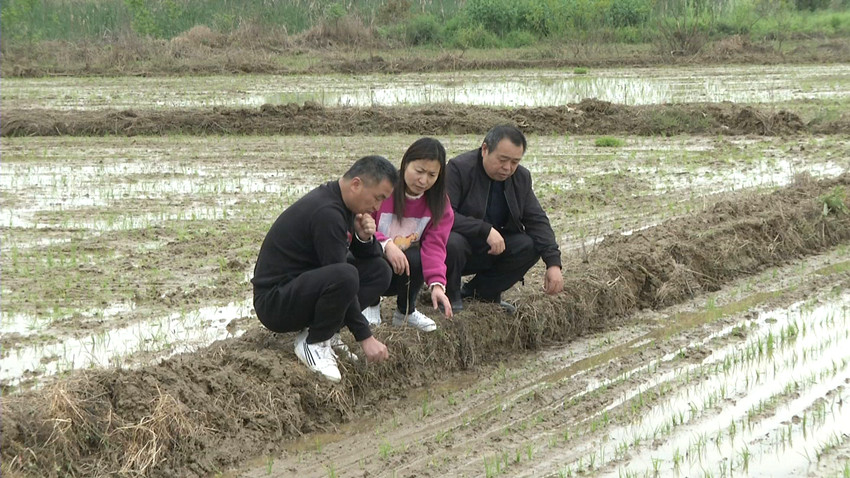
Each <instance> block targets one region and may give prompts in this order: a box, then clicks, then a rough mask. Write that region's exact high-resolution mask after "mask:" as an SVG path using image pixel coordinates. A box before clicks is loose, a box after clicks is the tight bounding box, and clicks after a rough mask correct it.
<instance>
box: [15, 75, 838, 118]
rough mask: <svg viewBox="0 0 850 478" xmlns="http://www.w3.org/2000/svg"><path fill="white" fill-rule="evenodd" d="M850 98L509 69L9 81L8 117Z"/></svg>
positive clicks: (809, 80) (725, 78)
mask: <svg viewBox="0 0 850 478" xmlns="http://www.w3.org/2000/svg"><path fill="white" fill-rule="evenodd" d="M849 96H850V65H773V66H764V65H737V66H718V67H688V68H678V67H667V68H642V69H641V68H628V69H616V68H612V69H592V70H590V71H589V73H588V74H586V75H577V74H575V73H573V71H572V70H571V69H564V70H500V71H473V72H468V71H465V72H438V73H408V74H399V75H383V74H372V75H359V76H343V75H299V76H274V75H250V76H212V77H202V78H197V77H195V78H193V77H176V78H136V77H126V78H85V79H80V78H36V79H32V78H28V79H19V78H7V79H4V84H3V90H2V91H0V97H2V100H3V107H4V108H36V107H38V108H59V109H100V108H185V107H211V106H231V107H238V106H259V105H262V104H266V103H269V104H284V103H298V104H303V103H304V102H305V101H313V102H316V103H319V104H322V105H325V106H392V105H419V104H431V103H455V104H468V105H482V106H554V105H564V104H568V103H577V102H580V101H581V100H583V99H585V98H596V99H599V100H604V101H610V102H613V103H619V104H626V105H646V104H661V103H681V102H720V101H732V102H739V103H774V102H780V101H789V100H802V99H841V98H847V97H849Z"/></svg>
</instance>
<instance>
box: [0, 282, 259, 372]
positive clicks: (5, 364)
mask: <svg viewBox="0 0 850 478" xmlns="http://www.w3.org/2000/svg"><path fill="white" fill-rule="evenodd" d="M111 309H112V310H110V309H108V310H106V311H104V315H106V314H107V312H108V313H109V314H110V316H113V317H116V318H118V319H119V320H120V316H121V312H122V311H126V310H130V309H128V308H127V306H126V305H121V306H116V307H113V308H111ZM252 310H253V301H252V300H251V299H247V300H245V301H243V302H241V303H230V304H228V305H226V306H223V307H203V308H200V309H197V310H193V311H188V312H175V313H173V314H170V315H168V316H165V317H159V318H156V319H153V320H148V321H144V322H139V323H135V324H133V325H130V326H126V327H120V328H115V329H110V330H104V331H101V332H97V333H95V334H91V335H88V336H85V337H82V338H67V339H64V340H63V341H62V342H60V343H48V344H37V345H31V346H26V347H20V348H12V349H9V348H7V349H5V350H4V351H3V359H2V367H0V383H2V384H3V385H5V386H14V385H17V384H19V383H21V381H23V380H24V379H26V378H31V377H46V376H50V375H55V374H58V373H62V372H66V371H70V370H75V369H84V368H92V367H116V366H119V367H120V366H138V365H142V364H141V363H136V362H135V361H134V362H132V364H130V362H128V360H127V359H128V358H130V357H131V356H132V355H134V354H138V353H150V354H152V356H153V357H152V358H151V359H149V360H147V361H146V363H152V362H155V361H156V360H159V359H162V358H166V357H170V356H172V355H175V354H178V353H184V352H191V351H193V350H196V349H198V348H200V347H202V346H205V345H208V344H210V343H212V342H214V341H216V340H221V339H225V338H228V337H238V336H240V335H242V333H244V330H239V329H238V328H234V327H233V326H232V325H230V324H231V322H232V321H233V320H236V319H240V318H242V317H246V316H250V315H251V314H252ZM8 326H9V330H8V331H12V329H13V328H15V329H16V330H17V329H21V328H22V329H23V330H24V332H27V327H28V323H27V320H26V319H25V318H23V317H20V316H16V317H15V319H14V320H12V321H10V322H9V323H8ZM3 332H4V333H6V332H7V323H6V321H5V320H4V324H3Z"/></svg>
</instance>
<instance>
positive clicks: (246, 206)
mask: <svg viewBox="0 0 850 478" xmlns="http://www.w3.org/2000/svg"><path fill="white" fill-rule="evenodd" d="M697 70H699V74H698V75H696V74H694V70H688V71H684V70H682V71H679V72H677V71H673V72H672V73H671V70H670V69H665V70H662V69H658V70H655V69H646V70H629V71H627V70H606V71H605V72H604V74H600V75H599V76H598V77H594V74H595V71H594V70H591V71H590V72H589V73H588V74H587V75H579V74H576V73H575V72H574V71H535V72H529V71H525V72H522V73H521V74H515V72H509V73H505V72H503V73H495V74H496V75H499V74H504V76H503V77H498V76H496V80H493V75H494V73H493V72H488V73H487V74H478V73H469V72H465V73H462V74H461V73H458V74H448V73H445V74H443V73H441V74H428V75H398V76H397V77H393V80H392V81H388V82H387V83H392V85H390V86H388V87H387V88H386V89H382V87H381V84H382V82H383V81H384V79H385V77H383V76H377V75H364V76H362V77H360V76H358V77H343V76H323V77H321V80H322V81H321V83H322V87H321V89H316V88H315V84H316V83H318V80H316V81H305V78H306V77H298V78H295V77H265V76H250V77H244V78H242V77H229V78H225V77H207V78H189V79H187V78H180V79H172V78H141V77H139V78H111V79H110V78H107V79H94V78H90V79H81V78H49V79H43V80H34V79H31V80H25V81H22V80H14V79H12V80H4V89H3V91H2V100H3V104H4V110H5V109H6V108H9V107H11V108H17V109H19V111H21V110H23V109H26V108H47V110H41V112H40V113H37V114H42V113H44V111H48V112H49V110H54V111H66V113H65V114H74V112H75V111H77V110H87V111H88V112H89V113H91V112H92V111H95V112H96V111H99V110H102V109H104V108H106V107H108V108H118V109H121V108H131V109H132V108H139V109H161V110H163V111H169V109H170V108H175V107H186V108H202V107H209V106H215V105H221V106H231V107H242V106H244V107H252V108H255V107H257V106H259V105H262V104H268V103H292V102H295V103H303V102H305V101H315V102H319V103H321V104H324V105H328V106H340V105H342V106H346V107H348V106H351V111H357V110H358V109H357V108H356V107H357V106H371V105H374V104H380V105H384V104H387V105H400V104H417V103H423V104H424V103H427V104H431V103H433V102H448V103H457V104H467V103H469V104H475V105H481V104H487V105H490V104H492V105H502V106H516V105H525V104H528V105H560V104H563V103H564V102H572V101H580V100H581V99H583V98H584V97H587V96H589V95H590V96H594V95H598V96H597V97H598V98H600V99H605V100H608V101H612V102H614V103H620V104H636V105H637V104H653V103H669V102H712V101H730V100H731V101H736V102H741V103H763V104H767V105H769V108H770V109H774V108H777V109H778V108H783V107H786V106H789V105H791V106H797V107H801V108H802V110H805V111H806V112H807V113H806V115H811V116H809V117H807V118H806V119H807V120H808V119H811V118H814V117H838V116H841V115H843V114H844V113H843V112H841V111H840V110H841V108H840V105H843V104H845V103H846V101H847V92H848V91H850V88H848V81H850V69H848V68H847V67H846V66H844V65H829V66H769V67H746V66H740V67H739V66H735V67H723V68H712V67H699V68H697ZM509 76H510V78H508V77H509ZM509 80H510V81H509ZM514 80H515V81H514ZM490 81H496V83H498V85H496V84H494V83H488V82H490ZM175 82H176V83H175ZM582 82H583V83H582ZM426 83H427V84H428V85H430V86H429V88H425V89H423V87H422V85H424V84H426ZM581 84H583V85H585V86H584V87H586V88H587V89H585V90H580V88H584V87H582V86H580V85H581ZM369 85H371V87H370V86H369ZM497 86H498V88H499V91H505V95H504V97H502V98H501V99H500V98H499V97H498V95H494V94H493V90H494V88H496V87H497ZM311 88H312V89H311ZM524 88H525V89H524ZM630 88H636V89H635V90H632V89H630ZM488 91H489V94H488V93H487V92H488ZM576 91H579V93H578V96H580V98H579V97H577V98H578V99H570V98H572V97H571V96H569V95H572V94H576V93H575V92H576ZM335 95H336V96H335ZM344 95H348V96H344ZM417 95H419V96H417ZM606 95H607V96H606ZM488 101H493V102H492V103H489V102H488ZM801 105H807V106H806V107H802V106H801ZM590 106H593V107H597V106H599V104H596V103H594V104H591V105H590ZM602 106H603V107H604V106H605V105H602ZM273 108H274V107H273ZM806 108H809V109H806ZM34 111H35V110H34ZM258 111H260V113H262V111H264V110H263V108H259V109H258ZM794 111H797V112H799V111H801V110H799V109H795V110H794ZM603 114H604V113H603ZM201 116H202V115H201ZM379 120H380V118H379ZM383 121H384V122H392V121H393V117H387V118H384V119H383ZM4 131H5V130H4ZM316 131H319V132H320V130H316ZM206 134H208V133H206ZM773 134H775V132H773ZM436 136H437V137H438V138H439V139H440V140H441V141H442V142H443V143H444V145H445V146H446V149H447V151H448V155H449V157H452V156H454V155H456V154H459V153H461V152H464V151H466V150H469V149H472V148H474V147H476V146H478V145H479V144H480V141H481V136H480V134H475V135H458V134H442V135H440V134H438V135H436ZM614 136H616V139H618V140H621V141H622V144H621V145H620V146H615V147H600V146H597V140H598V139H599V135H584V134H557V135H554V134H536V133H532V134H530V135H529V150H528V153H527V154H526V156H525V158H524V159H523V163H522V164H523V165H524V166H526V167H527V168H529V169H530V170H531V171H532V173H533V178H534V181H535V186H534V187H535V191H536V193H537V196H538V197H539V199H540V201H541V203H542V204H543V206H544V208H545V209H546V210H547V211H548V212H549V217H550V219H551V221H552V225H553V228H554V230H555V233H556V237H557V239H558V241H559V243H560V245H561V249H562V251H563V256H564V263H565V280H566V292H565V293H564V294H562V295H560V296H558V297H554V298H550V297H546V296H544V295H543V294H542V293H541V292H540V291H539V289H540V282H541V274H542V266H541V265H540V264H538V265H537V266H536V267H535V268H534V269H533V270H532V271H531V272H530V273H529V274H528V275H527V277H526V279H527V280H526V283H525V284H523V285H518V286H516V287H515V288H513V289H512V290H510V291H508V292H507V293H506V298H507V299H508V300H511V301H513V302H515V303H516V304H517V305H518V307H519V313H518V315H517V316H516V317H502V316H501V315H500V314H499V312H497V311H494V310H492V309H491V308H488V307H487V306H484V305H475V304H472V305H470V307H469V308H468V310H465V311H464V314H461V315H459V316H458V317H457V318H456V319H455V320H451V321H449V320H444V319H440V318H437V317H436V314H434V316H435V318H437V320H438V323H439V326H440V328H439V329H438V331H437V332H436V333H434V334H428V335H420V334H417V333H414V332H410V331H398V330H394V329H392V328H390V327H387V326H383V327H381V328H379V329H377V331H376V335H377V336H378V337H379V338H380V339H381V340H383V341H385V342H386V343H387V344H388V345H389V347H390V351H391V354H392V356H393V359H392V360H390V361H389V362H388V363H384V364H379V365H365V364H363V363H359V364H358V363H352V362H347V361H345V362H343V363H342V364H341V367H342V368H343V376H344V379H343V381H342V382H341V383H340V384H337V385H334V384H330V383H324V382H321V381H317V380H316V377H314V376H312V375H311V374H309V373H308V372H307V371H306V370H305V369H304V367H300V366H299V365H298V363H297V360H296V359H295V357H294V355H293V354H292V353H291V350H292V349H291V348H292V336H291V334H272V333H269V332H268V331H266V330H265V329H263V328H262V327H260V326H259V323H258V321H257V320H256V318H255V316H254V313H253V310H252V303H251V285H250V282H249V280H250V277H251V275H252V271H253V265H254V261H255V259H256V254H257V252H258V249H259V245H260V243H261V241H262V239H263V237H264V235H265V233H266V231H267V230H268V227H269V226H270V224H271V223H272V221H274V219H275V218H276V217H277V215H278V214H279V213H280V212H281V211H282V210H283V209H284V208H285V207H286V206H287V205H289V204H290V203H291V202H293V201H294V200H296V199H297V198H299V197H300V196H302V195H303V194H304V193H305V192H306V191H308V190H310V189H312V188H313V187H314V186H316V185H317V184H319V183H321V182H324V181H327V180H331V179H336V178H337V177H339V176H340V175H341V174H342V173H343V172H344V171H345V170H346V169H347V167H348V166H349V165H350V163H351V162H352V161H353V160H354V159H356V158H358V157H360V156H363V155H367V154H376V153H377V154H382V155H384V156H387V157H388V158H390V159H391V160H392V161H393V162H397V161H398V158H400V157H401V155H402V153H403V151H404V150H405V149H406V147H407V146H408V145H409V144H410V143H411V142H413V141H414V140H415V139H416V138H418V137H419V136H418V135H411V134H399V132H392V133H390V134H386V135H381V136H373V135H333V136H330V135H290V136H280V135H266V136H242V135H204V136H191V135H190V136H183V135H163V136H121V135H118V136H113V135H103V136H101V135H98V136H91V137H89V136H82V135H81V136H34V137H10V136H5V137H4V138H3V167H2V170H0V198H2V200H3V202H4V206H6V207H4V209H3V210H2V212H0V268H2V271H3V279H4V280H3V283H2V291H0V292H2V296H3V308H2V314H0V331H2V336H0V387H2V390H3V392H4V393H3V395H4V397H3V404H2V408H3V424H2V426H3V433H0V440H2V446H0V448H2V454H3V460H2V462H3V464H2V470H3V473H4V475H8V476H19V475H20V476H46V475H51V476H105V475H115V474H118V475H142V476H233V477H235V476H246V477H259V476H292V475H296V474H297V475H303V476H449V475H451V476H488V477H489V476H500V475H501V476H553V477H554V476H558V477H560V476H577V475H581V476H618V477H619V476H702V477H707V476H718V477H719V476H848V475H850V465H849V464H848V456H850V428H848V424H850V416H848V408H847V407H846V403H845V402H846V401H847V399H848V398H850V396H848V390H850V389H848V386H850V369H848V367H847V362H848V360H850V352H848V350H850V332H848V331H850V324H848V323H847V322H848V314H850V295H848V290H850V288H848V285H850V262H848V258H850V255H848V247H850V211H848V209H847V204H848V201H847V199H846V194H847V190H848V189H850V176H848V171H850V137H848V136H847V135H846V134H822V135H812V134H785V135H778V134H777V135H774V136H761V135H759V136H756V135H748V134H738V135H735V134H722V135H721V134H717V135H715V134H710V135H708V134H706V135H674V136H670V137H660V136H647V135H638V134H616V135H614ZM423 310H425V311H426V312H428V313H432V314H433V311H431V310H430V307H428V306H423ZM385 312H386V310H385ZM494 319H495V320H494ZM344 339H345V340H346V341H348V342H349V343H350V344H351V345H352V346H354V344H353V343H351V341H352V338H351V336H350V334H347V333H346V334H344Z"/></svg>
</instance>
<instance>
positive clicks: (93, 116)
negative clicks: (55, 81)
mask: <svg viewBox="0 0 850 478" xmlns="http://www.w3.org/2000/svg"><path fill="white" fill-rule="evenodd" d="M502 123H513V124H516V125H519V126H520V127H521V128H522V129H523V131H525V132H526V133H531V134H563V133H565V132H568V133H570V134H635V135H667V136H669V135H676V134H694V135H747V134H755V135H783V134H789V133H809V134H842V133H848V132H850V121H848V120H847V119H844V118H839V119H835V120H832V121H813V122H810V123H809V124H804V123H803V121H802V120H801V119H800V117H799V116H797V115H796V114H794V113H791V112H788V111H784V110H780V111H778V112H775V111H771V110H769V109H761V108H758V107H752V106H742V105H736V104H731V103H720V104H667V105H645V106H624V105H617V104H613V103H609V102H606V101H598V100H592V99H588V100H584V101H582V102H581V103H578V104H575V105H567V106H557V107H539V108H490V107H481V106H468V105H429V106H415V107H405V106H397V107H371V108H347V107H323V106H321V105H318V104H316V103H314V102H306V103H305V104H303V105H300V106H299V105H297V104H294V103H289V104H285V105H280V106H274V105H264V106H262V107H260V108H251V109H248V108H210V109H168V110H122V111H116V110H97V111H61V110H43V109H13V110H6V111H4V112H3V124H2V125H0V132H2V133H0V134H2V136H5V137H9V136H116V135H119V136H143V135H176V134H183V135H221V134H238V135H280V134H284V135H294V134H304V135H336V134H342V135H356V134H393V133H401V134H423V135H447V134H478V133H479V132H481V131H486V130H487V129H488V128H489V127H490V126H492V125H494V124H502Z"/></svg>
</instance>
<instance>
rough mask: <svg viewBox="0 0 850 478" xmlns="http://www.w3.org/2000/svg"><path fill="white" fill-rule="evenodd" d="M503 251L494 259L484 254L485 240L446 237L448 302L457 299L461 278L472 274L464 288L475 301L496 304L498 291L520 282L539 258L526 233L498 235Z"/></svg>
mask: <svg viewBox="0 0 850 478" xmlns="http://www.w3.org/2000/svg"><path fill="white" fill-rule="evenodd" d="M502 237H504V239H505V251H504V252H502V253H501V254H499V255H498V256H493V255H490V254H487V251H488V250H489V249H490V246H488V245H487V241H484V240H478V239H473V240H471V241H470V240H469V239H467V238H466V237H465V236H462V235H460V234H458V233H456V232H452V233H451V234H449V241H448V244H446V266H447V267H448V271H447V274H446V275H447V280H448V282H449V283H448V284H447V285H446V289H447V291H446V294H447V295H448V296H449V300H450V301H452V302H457V301H459V300H461V294H460V287H461V285H460V282H461V277H462V276H464V275H469V274H475V277H473V278H472V279H471V280H470V281H469V282H468V283H467V285H466V288H467V290H469V291H470V292H472V293H473V294H474V295H475V296H476V297H477V298H478V299H480V300H483V301H487V302H499V301H500V300H501V299H502V292H504V291H506V290H508V289H510V288H511V286H513V285H514V284H516V283H517V282H519V281H520V280H522V278H523V276H524V275H525V273H526V272H528V270H529V269H531V267H532V266H533V265H534V264H536V263H537V261H538V260H539V259H540V255H539V254H538V253H537V251H536V250H535V249H534V241H532V240H531V237H529V236H528V235H527V234H523V233H514V234H505V233H503V234H502Z"/></svg>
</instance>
